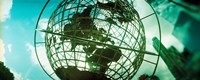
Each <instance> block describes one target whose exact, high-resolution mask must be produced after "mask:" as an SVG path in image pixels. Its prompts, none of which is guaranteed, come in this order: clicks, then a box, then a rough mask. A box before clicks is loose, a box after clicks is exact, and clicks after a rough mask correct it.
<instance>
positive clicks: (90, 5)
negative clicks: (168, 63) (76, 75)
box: [42, 0, 153, 80]
mask: <svg viewBox="0 0 200 80" xmlns="http://www.w3.org/2000/svg"><path fill="white" fill-rule="evenodd" d="M131 2H132V1H131ZM131 2H129V1H124V0H123V1H120V0H117V1H113V2H112V1H109V0H101V1H100V0H99V1H95V0H94V1H93V0H67V1H64V0H63V1H62V2H61V3H60V4H59V5H58V7H57V8H56V9H55V10H54V12H53V14H52V15H51V17H50V18H49V21H48V25H47V28H46V30H42V32H45V38H44V39H45V48H46V54H47V57H48V60H49V62H50V65H51V67H52V69H53V70H54V72H55V73H56V75H57V76H58V77H59V78H61V79H64V78H63V77H62V75H61V74H60V73H59V70H58V69H63V70H62V71H66V72H67V69H72V68H76V70H77V71H79V72H80V71H82V72H83V71H86V72H91V73H94V74H98V75H100V74H103V75H104V76H106V78H110V79H114V80H116V79H120V80H126V79H132V78H133V76H134V75H135V74H136V72H137V71H138V69H139V67H140V65H141V64H142V62H143V58H144V54H145V53H149V54H153V53H150V52H146V51H145V49H146V39H145V31H144V26H143V24H142V21H141V20H142V19H144V18H145V17H144V18H140V17H139V14H138V12H137V11H136V10H135V9H134V8H133V4H131ZM151 15H152V14H151ZM148 16H150V15H148ZM148 16H146V17H148ZM64 69H65V70H64ZM68 71H69V70H68Z"/></svg>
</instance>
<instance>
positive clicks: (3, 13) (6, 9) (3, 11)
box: [0, 0, 13, 22]
mask: <svg viewBox="0 0 200 80" xmlns="http://www.w3.org/2000/svg"><path fill="white" fill-rule="evenodd" d="M12 2H13V1H12V0H0V5H1V6H0V22H4V21H5V20H6V19H9V18H10V10H11V8H12V4H13V3H12Z"/></svg>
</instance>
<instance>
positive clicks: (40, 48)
mask: <svg viewBox="0 0 200 80" xmlns="http://www.w3.org/2000/svg"><path fill="white" fill-rule="evenodd" d="M25 46H26V47H27V50H28V51H29V52H30V53H31V59H32V62H33V63H34V64H35V65H38V66H39V62H38V59H37V56H36V53H35V48H34V47H33V45H31V44H30V43H26V45H25ZM36 49H37V52H38V58H39V60H40V62H41V64H42V66H43V68H44V69H45V70H46V71H47V73H49V74H52V73H53V69H52V68H51V66H50V64H49V61H48V59H47V55H46V49H45V46H44V45H38V46H37V48H36ZM52 76H53V77H54V79H58V77H57V76H56V75H55V74H54V75H52Z"/></svg>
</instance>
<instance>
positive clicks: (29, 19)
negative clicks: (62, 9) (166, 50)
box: [0, 0, 183, 80]
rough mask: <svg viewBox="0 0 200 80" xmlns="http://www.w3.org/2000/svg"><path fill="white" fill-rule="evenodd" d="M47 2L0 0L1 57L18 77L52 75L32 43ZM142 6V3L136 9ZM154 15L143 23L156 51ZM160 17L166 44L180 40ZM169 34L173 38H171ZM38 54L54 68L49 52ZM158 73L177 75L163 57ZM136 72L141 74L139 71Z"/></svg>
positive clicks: (36, 79)
mask: <svg viewBox="0 0 200 80" xmlns="http://www.w3.org/2000/svg"><path fill="white" fill-rule="evenodd" d="M137 1H138V0H137ZM141 1H142V0H141ZM58 2H59V0H57V1H56V0H51V2H50V4H49V5H48V7H47V9H46V11H45V12H46V13H44V14H43V16H42V18H41V20H40V23H39V28H40V29H44V28H45V26H46V23H47V21H48V17H49V16H50V14H51V13H52V11H53V9H54V8H55V7H56V4H57V3H58ZM45 3H46V1H45V0H0V11H1V12H0V23H1V24H0V32H1V33H0V34H1V35H0V51H1V52H0V61H3V62H4V63H5V65H6V66H7V67H8V68H9V69H10V70H11V72H13V73H14V76H15V80H51V78H50V77H49V76H48V75H47V74H46V73H45V72H44V71H43V70H42V68H41V67H40V65H39V63H38V61H37V58H36V55H35V51H34V43H33V42H34V32H35V26H36V22H37V18H38V16H39V13H40V11H41V10H42V8H43V6H44V4H45ZM144 5H145V4H144ZM136 6H137V5H136ZM138 6H139V5H138ZM140 8H141V5H140V6H139V7H137V8H136V9H140ZM139 13H141V15H140V16H141V17H142V16H143V17H144V16H145V15H146V13H145V12H143V11H139ZM151 19H154V18H149V19H147V20H146V21H145V20H144V21H143V23H144V26H146V27H145V29H146V37H147V39H148V40H147V42H150V43H149V44H147V46H148V47H150V48H149V49H147V50H150V51H151V50H152V51H153V48H152V43H151V38H152V35H154V34H157V33H154V32H152V30H150V29H152V28H150V27H147V26H155V24H153V23H151V22H149V20H151ZM159 19H160V22H161V23H162V24H161V25H164V26H163V27H162V30H163V32H162V36H165V37H163V40H162V42H163V43H164V44H165V45H166V46H167V47H169V46H171V45H172V44H180V42H178V41H177V40H176V39H175V38H174V37H173V36H172V35H171V33H172V30H173V25H171V24H170V23H168V22H167V21H165V20H164V19H162V18H159ZM156 31H157V30H156ZM156 31H155V32H156ZM42 36H43V35H41V37H42ZM169 38H170V39H171V40H168V39H169ZM175 47H176V48H178V49H179V51H181V50H182V48H183V46H182V45H175ZM37 50H39V52H42V53H45V51H44V46H38V47H37ZM39 55H40V57H42V58H43V59H44V60H43V61H44V65H46V67H45V69H47V72H52V70H51V69H50V67H48V65H49V64H48V62H47V58H46V57H45V56H46V55H45V54H39ZM146 58H147V59H148V56H146ZM45 60H46V62H45ZM146 65H147V64H142V66H143V67H144V66H146ZM147 66H148V65H147ZM142 69H143V70H140V71H141V74H142V73H143V72H144V73H145V72H146V73H149V71H148V68H146V67H144V68H142ZM163 72H164V73H163ZM149 74H150V73H149ZM156 75H158V76H159V77H160V78H161V80H164V79H165V80H166V79H168V80H172V79H174V78H173V76H172V75H171V73H170V72H169V71H168V69H167V67H166V65H165V64H164V62H163V61H162V59H161V60H160V62H159V67H158V71H157V73H156ZM136 76H139V74H138V75H136ZM134 79H136V78H134Z"/></svg>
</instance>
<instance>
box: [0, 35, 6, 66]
mask: <svg viewBox="0 0 200 80" xmlns="http://www.w3.org/2000/svg"><path fill="white" fill-rule="evenodd" d="M4 53H5V46H4V43H3V40H2V39H0V61H2V62H5V57H4Z"/></svg>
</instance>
